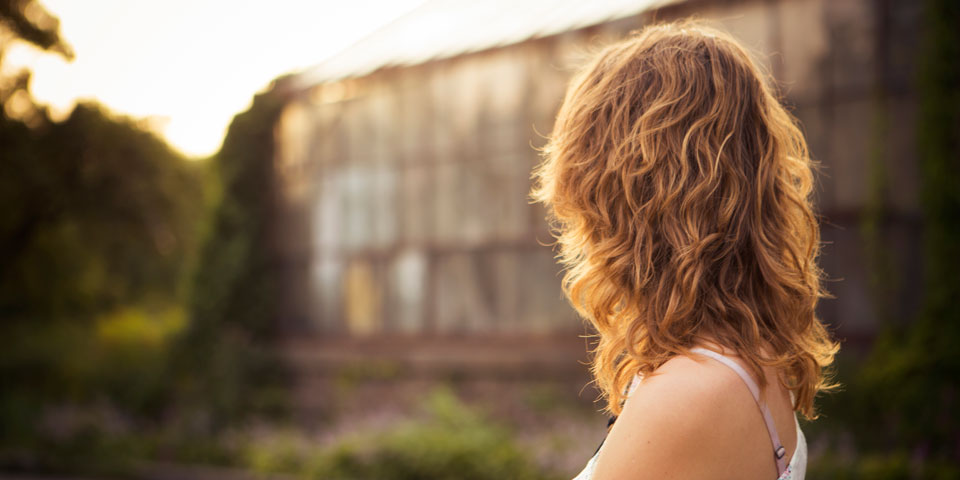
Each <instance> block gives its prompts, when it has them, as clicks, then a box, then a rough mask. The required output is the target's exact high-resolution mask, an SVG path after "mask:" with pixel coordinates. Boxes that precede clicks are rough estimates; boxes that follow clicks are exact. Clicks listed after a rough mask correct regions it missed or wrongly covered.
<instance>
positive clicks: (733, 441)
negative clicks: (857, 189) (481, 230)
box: [533, 22, 838, 480]
mask: <svg viewBox="0 0 960 480" xmlns="http://www.w3.org/2000/svg"><path fill="white" fill-rule="evenodd" d="M543 153H544V162H543V163H542V164H541V165H540V166H539V167H538V168H537V170H536V172H535V174H534V178H535V187H534V191H533V197H534V198H535V199H536V200H537V201H539V202H542V203H543V204H544V205H545V206H546V207H547V209H548V212H549V218H550V220H551V223H552V224H553V226H554V230H555V235H556V236H557V243H558V245H559V249H560V251H559V252H560V255H559V258H560V260H561V262H562V263H563V264H564V265H565V266H566V274H565V276H564V282H563V284H564V291H565V292H566V294H567V296H568V298H569V299H570V301H571V302H572V303H573V305H574V306H575V307H576V309H577V311H578V312H579V313H580V314H581V315H582V316H583V317H585V318H586V319H588V320H589V321H590V323H591V324H592V325H593V327H594V328H595V329H596V331H597V334H598V335H597V343H596V347H595V349H594V351H593V359H592V373H593V375H594V378H595V382H596V384H597V386H598V387H599V389H600V391H601V392H602V394H603V397H604V399H605V401H606V410H608V411H609V412H610V413H611V414H612V415H615V416H616V417H615V418H616V421H615V422H614V423H613V426H612V428H611V429H610V431H609V433H608V435H607V438H606V440H605V441H604V443H603V444H602V446H601V447H600V449H599V451H598V452H597V454H596V455H595V456H594V457H593V458H592V459H591V460H590V461H589V463H588V464H587V467H586V468H585V469H584V471H583V472H582V473H581V474H580V475H579V476H578V477H577V478H578V479H591V478H592V479H595V480H601V479H617V480H620V479H632V478H635V479H706V478H709V479H738V480H773V479H776V478H780V479H802V478H803V476H804V471H805V468H806V442H805V440H804V437H803V433H802V432H801V431H800V428H799V424H798V423H797V417H796V413H799V414H802V415H803V416H805V417H806V418H808V419H813V418H815V416H816V414H815V410H814V396H815V395H816V394H817V392H818V391H821V390H826V389H830V388H833V387H834V386H835V385H832V384H831V383H830V382H829V381H828V380H827V379H826V377H825V370H824V369H825V368H826V367H828V366H829V365H830V364H831V363H832V362H833V358H834V355H835V354H836V352H837V350H838V345H837V344H836V343H835V342H834V341H832V340H831V339H830V336H829V334H828V332H827V331H826V329H825V328H824V326H823V324H822V323H821V322H820V320H819V319H818V318H817V317H816V314H815V312H814V308H815V306H816V304H817V301H818V299H819V298H821V297H825V296H827V295H828V294H827V292H825V291H824V290H823V289H822V287H821V280H822V271H821V270H820V269H819V267H818V266H817V264H816V257H817V254H818V251H819V243H820V240H819V230H818V224H817V219H816V217H815V215H814V213H813V211H812V208H811V201H810V194H811V191H812V188H813V174H812V170H813V167H814V166H815V164H814V163H813V161H812V160H811V158H810V156H809V154H808V152H807V147H806V142H805V140H804V138H803V134H802V132H801V131H800V129H799V128H798V126H797V124H796V121H795V120H794V119H793V117H791V116H790V114H789V113H787V111H786V110H785V109H784V108H783V106H782V105H781V104H780V103H779V101H778V100H777V97H776V96H775V94H774V91H773V87H771V85H770V83H769V80H768V78H767V76H766V75H764V74H762V73H761V71H760V69H759V68H758V66H757V64H756V63H755V62H754V61H753V60H752V59H751V57H750V55H749V54H748V53H747V51H746V50H745V49H744V48H743V47H742V46H740V45H739V44H738V43H737V42H736V41H735V40H734V39H733V38H732V37H730V36H729V35H727V34H724V33H722V32H720V31H717V30H714V29H711V28H709V27H706V26H704V25H701V24H699V23H695V22H681V23H673V24H662V25H654V26H650V27H647V28H645V29H643V30H642V31H640V32H639V33H636V34H634V35H632V36H630V37H629V38H627V39H626V40H623V41H621V42H619V43H616V44H614V45H611V46H609V47H607V48H606V49H604V50H603V51H601V52H600V53H599V55H597V57H596V58H595V59H594V60H593V61H592V62H591V63H589V64H588V65H587V66H586V67H585V68H584V69H583V70H582V71H581V72H580V73H579V74H578V75H577V76H576V77H575V78H574V79H573V81H572V83H571V84H570V87H569V89H568V91H567V95H566V98H565V99H564V102H563V106H562V107H561V109H560V112H559V115H558V118H557V121H556V124H555V129H554V132H553V133H552V135H551V138H550V141H549V142H548V145H547V147H546V148H545V150H544V152H543ZM640 378H642V379H643V380H642V381H639V380H640Z"/></svg>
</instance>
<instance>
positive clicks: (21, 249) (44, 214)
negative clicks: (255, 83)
mask: <svg viewBox="0 0 960 480" xmlns="http://www.w3.org/2000/svg"><path fill="white" fill-rule="evenodd" d="M0 35H3V36H4V39H5V40H8V39H14V40H19V41H26V42H28V43H32V44H34V45H35V46H37V47H39V48H44V49H49V50H51V51H55V52H60V53H61V54H63V55H65V56H67V57H68V58H69V57H70V55H71V53H70V49H69V46H67V45H66V44H65V43H64V42H63V40H62V39H60V36H59V33H58V31H57V22H56V20H55V19H53V18H52V17H51V16H49V14H48V13H46V12H45V11H44V10H43V9H42V7H40V6H39V5H38V4H37V3H36V2H33V1H2V2H0ZM7 45H9V43H7V42H6V41H5V42H4V43H3V44H2V47H6V46H7ZM2 47H0V53H2ZM0 59H2V57H0ZM29 78H30V77H29V72H20V73H17V74H14V78H13V79H12V80H11V79H7V78H3V79H0V102H2V104H3V105H2V107H3V108H0V147H2V162H0V337H2V338H3V339H4V348H3V349H0V377H2V378H3V388H2V389H0V465H8V464H23V463H24V462H26V464H34V463H45V462H48V461H51V460H55V459H66V458H68V457H69V455H67V454H66V453H65V452H64V451H63V450H62V449H63V448H70V449H77V450H76V451H77V452H78V455H80V454H81V453H82V451H83V450H82V449H81V448H80V447H85V446H90V445H92V444H94V443H95V442H93V441H92V440H91V439H90V438H88V433H89V432H90V431H91V429H94V430H99V429H103V428H106V429H107V430H108V431H113V432H114V433H116V432H123V431H126V430H130V429H134V428H136V427H138V426H139V425H140V424H142V423H144V422H149V421H151V420H153V419H155V418H156V417H157V416H159V415H160V414H161V413H162V410H163V409H164V407H165V403H166V399H167V387H166V381H165V379H166V377H165V373H166V371H167V363H168V361H167V355H168V348H167V344H168V343H169V340H170V338H171V336H172V335H173V334H174V333H175V332H177V331H178V330H180V329H182V328H183V324H184V319H185V316H184V312H183V308H182V306H181V303H182V298H183V297H184V293H185V290H184V288H185V286H186V283H185V282H184V279H185V278H186V274H187V273H188V272H189V271H190V264H191V262H192V259H193V257H194V252H195V250H196V244H197V236H198V235H197V233H198V231H199V226H200V224H201V222H202V220H203V216H204V209H203V205H204V184H203V177H204V171H203V165H202V164H200V163H189V162H187V161H186V159H185V158H183V156H182V155H180V154H179V153H177V152H175V151H173V150H172V149H171V148H170V147H169V146H168V145H167V144H166V143H165V142H164V141H163V140H161V139H160V138H158V137H157V136H156V135H155V134H153V133H151V132H149V131H147V130H145V129H144V128H142V127H141V125H140V124H139V123H138V122H137V121H134V120H131V119H128V118H124V117H119V116H116V115H113V114H110V113H108V112H106V111H105V110H104V109H103V108H102V107H100V106H99V105H96V104H93V103H81V104H80V105H78V106H77V107H76V108H75V109H74V110H73V112H72V113H71V114H70V115H69V116H68V118H66V119H65V120H64V121H62V122H53V121H52V120H50V118H49V116H48V115H47V113H46V109H45V108H44V107H42V106H37V105H34V102H33V100H32V98H31V97H30V94H29ZM11 113H15V114H17V115H15V116H11V115H10V114H11ZM41 457H42V458H41ZM24 458H26V459H27V460H23V459H24Z"/></svg>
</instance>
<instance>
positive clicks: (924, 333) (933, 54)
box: [812, 0, 960, 478]
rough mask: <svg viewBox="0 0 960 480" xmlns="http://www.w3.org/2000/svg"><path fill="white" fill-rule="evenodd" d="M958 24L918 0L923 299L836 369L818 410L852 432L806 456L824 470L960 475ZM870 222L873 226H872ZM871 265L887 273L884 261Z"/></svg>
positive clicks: (945, 11) (946, 4)
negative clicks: (827, 451)
mask: <svg viewBox="0 0 960 480" xmlns="http://www.w3.org/2000/svg"><path fill="white" fill-rule="evenodd" d="M958 24H960V3H957V2H954V1H951V0H928V1H927V2H926V12H925V21H924V27H925V28H924V29H923V30H922V31H923V32H924V35H925V37H924V38H923V47H922V51H921V56H920V75H919V78H918V91H919V96H920V102H919V118H918V124H917V133H918V145H917V147H918V153H919V158H920V162H921V188H920V191H921V192H922V194H921V195H922V197H921V204H922V213H923V237H924V243H923V248H924V251H923V260H924V279H923V280H924V282H923V283H924V287H923V292H924V297H923V304H922V306H921V309H920V311H919V312H918V313H917V316H916V318H914V319H913V321H911V322H906V323H903V322H900V323H891V324H888V325H887V326H886V329H885V331H883V332H882V333H881V335H880V336H879V338H878V339H877V341H876V342H875V344H874V346H873V349H872V351H871V352H870V354H869V356H868V357H867V358H866V359H864V360H863V361H862V362H852V364H851V365H847V366H845V367H844V368H842V369H841V371H844V370H846V371H847V372H848V373H847V375H846V376H845V378H844V379H842V380H843V381H844V383H846V384H847V385H848V392H846V393H845V394H844V395H842V399H841V398H837V399H829V400H828V404H827V405H826V406H825V408H824V411H825V413H826V416H827V417H830V416H832V417H834V418H833V419H832V420H830V419H828V421H827V423H828V424H830V423H833V428H835V429H837V430H840V431H844V430H845V431H847V432H848V434H852V436H853V439H852V441H850V442H843V441H836V442H834V443H835V444H834V445H833V447H836V448H840V447H841V446H842V445H843V444H845V443H846V444H848V445H847V447H846V450H849V452H848V454H847V455H838V456H827V457H825V458H824V459H823V461H822V462H821V463H819V464H817V465H814V466H813V470H812V471H813V472H814V473H815V472H819V474H820V476H823V477H824V478H957V476H960V414H958V412H957V411H956V409H955V405H956V403H957V398H958V396H960V389H958V384H957V379H958V378H960V350H958V349H957V348H956V345H957V343H958V342H960V304H958V303H957V302H956V299H957V298H960V277H958V276H957V275H956V265H960V221H958V219H960V189H958V188H957V185H960V63H958V62H957V61H956V59H957V58H960V31H958V30H957V29H956V25H958ZM868 230H871V229H868ZM872 231H873V234H874V235H877V234H878V230H877V229H876V228H873V229H872ZM875 258H876V257H875ZM880 273H886V269H884V268H883V265H881V268H880ZM878 293H880V294H881V295H882V294H883V289H881V290H880V291H879V292H878ZM881 303H882V301H881ZM841 450H842V449H841ZM857 456H859V459H857V460H853V458H855V457H857ZM881 473H882V475H881Z"/></svg>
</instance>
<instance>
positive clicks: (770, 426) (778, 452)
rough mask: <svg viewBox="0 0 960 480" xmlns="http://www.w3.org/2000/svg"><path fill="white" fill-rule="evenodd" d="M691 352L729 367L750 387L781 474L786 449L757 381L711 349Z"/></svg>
mask: <svg viewBox="0 0 960 480" xmlns="http://www.w3.org/2000/svg"><path fill="white" fill-rule="evenodd" d="M690 351H691V352H695V353H700V354H703V355H706V356H708V357H710V358H712V359H714V360H716V361H718V362H720V363H722V364H724V365H726V366H728V367H730V368H731V369H732V370H733V371H734V372H736V373H737V375H739V376H740V378H741V379H742V380H743V383H746V384H747V388H749V389H750V393H752V394H753V399H754V400H756V402H757V406H759V407H760V412H761V413H762V414H763V421H764V423H766V424H767V432H769V433H770V441H771V443H773V457H774V459H776V461H777V470H778V473H779V474H783V471H784V470H786V469H787V462H786V461H785V460H784V458H783V457H785V456H786V454H787V449H786V448H784V446H783V443H781V442H780V436H779V435H777V427H776V425H774V423H773V416H772V415H771V414H770V408H768V407H767V404H766V403H764V402H763V400H760V389H759V388H757V383H756V382H754V381H753V377H751V376H750V375H749V374H748V373H747V371H746V370H744V369H743V367H741V366H740V365H739V364H737V362H734V361H733V360H730V359H729V358H727V357H725V356H723V355H721V354H719V353H717V352H714V351H713V350H707V349H706V348H700V347H695V348H691V349H690Z"/></svg>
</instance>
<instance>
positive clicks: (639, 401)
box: [594, 355, 756, 479]
mask: <svg viewBox="0 0 960 480" xmlns="http://www.w3.org/2000/svg"><path fill="white" fill-rule="evenodd" d="M755 410H756V405H755V404H754V400H753V397H752V396H751V394H750V392H749V390H747V389H746V388H745V386H744V384H743V382H742V381H741V380H740V378H739V377H737V375H736V373H734V372H733V371H732V370H730V369H729V368H727V367H725V366H723V365H721V364H719V363H717V362H713V361H709V360H708V359H707V358H706V357H703V356H700V355H695V356H693V357H684V356H678V357H675V358H673V359H671V360H669V361H668V362H667V363H665V364H664V365H663V366H661V367H660V368H659V369H658V370H657V371H656V372H655V374H654V375H652V376H649V377H648V378H645V379H644V380H643V381H641V382H640V384H639V385H638V386H637V388H636V390H634V392H633V394H632V395H631V396H630V398H629V399H628V400H627V402H626V404H625V405H624V408H623V411H622V412H621V414H620V416H619V418H618V419H617V421H616V423H614V426H613V428H612V429H611V431H610V434H609V435H608V436H607V440H606V441H605V442H604V446H603V449H602V450H601V454H600V457H599V458H598V461H597V470H596V474H595V477H594V478H596V479H614V478H616V479H631V478H638V479H639V478H664V479H687V478H691V479H692V478H725V477H729V478H737V472H738V471H739V469H740V467H741V466H740V465H738V464H737V451H738V449H740V447H741V445H740V442H739V441H737V440H738V439H741V438H743V435H745V434H747V433H748V429H749V428H750V426H751V425H752V419H753V417H752V416H751V415H753V416H756V412H755ZM727 472H729V473H727Z"/></svg>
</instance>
